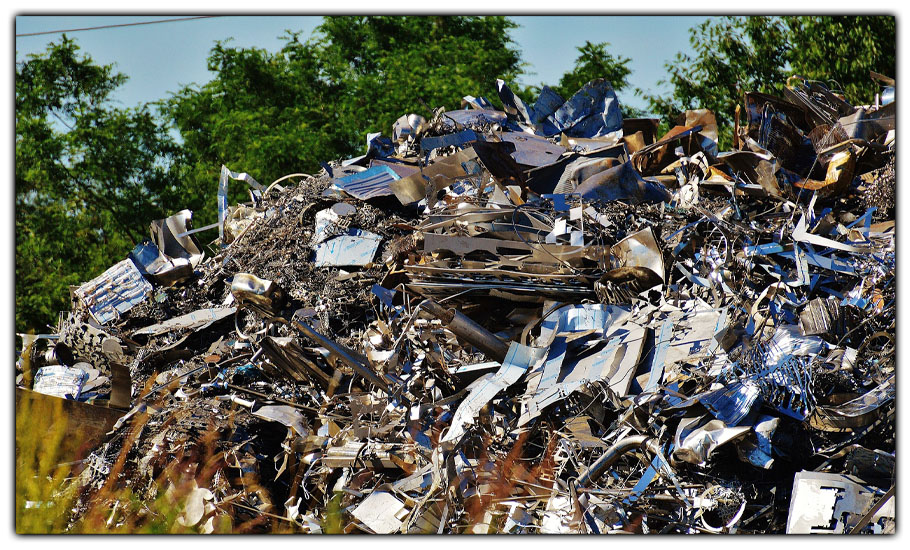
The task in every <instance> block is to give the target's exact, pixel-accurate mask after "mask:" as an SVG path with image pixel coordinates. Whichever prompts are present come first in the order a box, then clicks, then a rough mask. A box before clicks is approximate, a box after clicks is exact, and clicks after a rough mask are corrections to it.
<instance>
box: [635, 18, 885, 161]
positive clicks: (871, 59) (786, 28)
mask: <svg viewBox="0 0 910 550" xmlns="http://www.w3.org/2000/svg"><path fill="white" fill-rule="evenodd" d="M689 43H690V44H691V45H692V49H693V50H694V53H693V54H692V55H687V54H683V53H678V54H677V55H676V57H675V58H674V59H673V61H672V62H670V63H667V64H666V65H665V68H666V70H667V74H668V77H667V79H666V80H664V81H662V83H667V84H670V86H671V87H672V91H671V92H670V93H669V94H668V95H663V96H660V95H654V94H650V95H646V96H645V98H646V99H647V100H648V102H649V104H650V108H651V110H652V112H654V113H658V114H660V115H664V116H666V120H667V121H668V122H669V124H670V126H672V125H673V121H674V120H675V119H676V117H677V116H678V115H679V113H681V112H682V111H684V110H686V109H695V108H702V107H703V108H708V109H711V110H712V111H714V114H715V116H716V117H717V121H718V125H719V127H720V138H721V143H720V146H721V149H724V148H727V147H729V146H730V143H731V141H732V139H731V138H732V121H733V115H734V110H735V108H736V104H737V103H741V102H742V99H743V93H745V92H748V91H756V92H763V93H771V94H778V95H779V94H780V93H781V91H782V89H783V86H784V85H785V84H786V81H787V78H788V77H789V76H791V75H796V74H798V75H801V76H803V77H806V78H809V79H816V80H822V81H824V82H825V83H828V85H829V87H831V88H832V89H840V90H841V91H843V92H844V93H845V95H846V98H847V100H848V101H850V102H852V103H854V104H867V103H869V102H871V101H872V98H873V97H874V94H875V92H876V91H877V89H878V87H877V85H876V84H874V83H873V82H872V81H871V80H870V78H869V71H870V70H874V71H876V72H880V73H884V74H887V75H889V76H893V75H894V69H895V64H894V63H895V49H896V35H895V19H894V18H893V17H890V16H869V17H858V16H824V17H823V16H785V17H765V16H762V17H758V16H748V17H731V16H727V17H722V18H718V19H709V20H707V21H705V22H704V23H701V24H700V25H697V26H695V27H693V28H691V29H690V30H689Z"/></svg>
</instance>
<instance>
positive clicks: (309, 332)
mask: <svg viewBox="0 0 910 550" xmlns="http://www.w3.org/2000/svg"><path fill="white" fill-rule="evenodd" d="M286 322H287V323H288V324H290V325H291V326H293V327H294V328H296V329H297V330H298V331H300V332H302V333H303V334H304V336H306V337H307V338H309V339H310V340H313V341H314V342H317V343H318V344H319V345H320V346H322V347H324V348H325V349H327V350H329V351H330V352H331V353H332V354H333V355H335V356H336V357H338V358H339V359H341V360H342V361H343V362H344V363H345V364H346V365H347V366H349V367H351V368H352V369H354V371H355V372H356V373H357V374H359V375H360V376H362V377H364V378H366V379H367V380H368V381H369V382H371V383H372V384H374V385H375V386H377V387H378V388H380V389H382V391H384V392H385V393H386V395H392V390H391V388H389V385H388V384H386V383H385V381H384V380H383V379H382V378H380V377H379V376H377V375H376V373H375V372H373V369H371V368H370V366H369V363H368V362H367V361H366V358H365V357H363V356H359V354H357V353H355V352H353V351H351V350H349V349H348V348H346V347H345V346H343V345H341V344H339V343H338V342H335V341H334V340H331V339H329V338H326V337H325V336H323V335H321V334H319V333H318V332H316V331H315V330H313V327H311V326H310V325H308V324H306V323H303V322H300V321H286Z"/></svg>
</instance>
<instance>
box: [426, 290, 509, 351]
mask: <svg viewBox="0 0 910 550" xmlns="http://www.w3.org/2000/svg"><path fill="white" fill-rule="evenodd" d="M422 307H423V309H424V310H426V311H427V312H429V313H430V314H431V315H433V316H434V317H436V318H437V319H439V320H440V321H442V323H443V324H444V325H445V327H446V328H447V329H449V330H450V331H452V333H453V334H455V336H457V337H458V338H460V339H462V340H464V341H466V342H467V343H469V344H471V345H472V346H474V347H475V348H477V349H479V350H480V351H482V352H483V353H484V355H486V356H487V357H489V358H490V359H493V360H494V361H499V362H500V363H501V362H502V361H503V360H504V359H505V358H506V354H508V352H509V345H508V344H506V343H505V342H503V341H502V340H500V339H499V338H497V337H496V335H495V334H493V333H492V332H490V331H489V330H487V329H485V328H483V327H482V326H480V325H479V324H477V323H475V322H474V321H473V320H471V318H470V317H468V316H467V315H464V314H462V313H461V312H460V311H457V310H454V309H449V308H447V307H444V306H442V305H440V304H438V303H436V302H434V301H432V300H427V301H425V302H423V304H422Z"/></svg>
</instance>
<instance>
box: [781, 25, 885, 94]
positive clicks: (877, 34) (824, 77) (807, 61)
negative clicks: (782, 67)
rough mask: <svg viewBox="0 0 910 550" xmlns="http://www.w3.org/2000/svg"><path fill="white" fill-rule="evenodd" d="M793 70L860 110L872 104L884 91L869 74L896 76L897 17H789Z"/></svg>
mask: <svg viewBox="0 0 910 550" xmlns="http://www.w3.org/2000/svg"><path fill="white" fill-rule="evenodd" d="M784 20H785V21H786V24H787V27H788V29H789V38H790V43H791V48H790V64H791V65H792V66H793V71H794V72H795V73H798V74H800V75H802V76H804V77H806V78H809V79H813V80H821V81H823V82H825V83H827V84H828V86H829V87H830V88H831V89H839V90H840V91H842V92H843V93H844V95H845V96H846V98H847V101H849V102H850V103H852V104H854V105H868V104H869V103H872V101H873V98H874V97H875V94H876V92H878V91H880V85H879V84H877V83H876V82H874V81H872V80H871V79H870V78H869V71H875V72H877V73H881V74H884V75H886V76H890V77H894V76H895V67H896V50H897V22H896V19H895V18H894V17H893V16H854V15H851V16H813V17H806V16H803V17H785V18H784Z"/></svg>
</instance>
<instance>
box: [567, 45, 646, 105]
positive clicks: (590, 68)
mask: <svg viewBox="0 0 910 550" xmlns="http://www.w3.org/2000/svg"><path fill="white" fill-rule="evenodd" d="M609 46H610V43H609V42H601V43H599V44H592V43H591V42H590V41H588V40H585V43H584V45H583V46H578V47H576V48H575V49H577V50H578V53H579V55H578V57H577V58H576V59H575V66H574V67H572V69H571V70H569V71H568V72H567V73H565V74H564V75H562V77H561V78H560V79H559V84H557V85H556V86H551V87H552V88H553V90H554V91H555V92H556V93H558V94H559V95H561V96H562V97H565V98H569V97H572V95H573V94H575V92H577V91H578V90H579V89H580V88H581V87H582V86H584V85H585V84H587V83H588V82H590V81H592V80H594V79H595V78H603V79H605V80H606V81H607V82H609V83H610V85H611V86H613V89H614V90H615V91H617V92H620V91H622V90H625V89H626V88H628V87H629V80H628V76H629V75H630V74H632V70H631V69H629V67H628V64H629V62H630V61H632V60H631V59H629V58H628V57H614V56H613V54H611V53H610V52H608V51H607V48H608V47H609Z"/></svg>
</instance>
